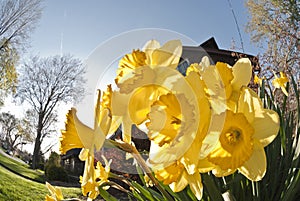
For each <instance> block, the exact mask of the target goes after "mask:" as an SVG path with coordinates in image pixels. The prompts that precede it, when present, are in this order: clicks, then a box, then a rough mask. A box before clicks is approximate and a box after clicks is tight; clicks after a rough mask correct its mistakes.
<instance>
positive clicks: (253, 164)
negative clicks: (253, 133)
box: [239, 141, 267, 181]
mask: <svg viewBox="0 0 300 201" xmlns="http://www.w3.org/2000/svg"><path fill="white" fill-rule="evenodd" d="M266 168H267V159H266V154H265V151H264V147H263V146H262V145H261V144H260V143H259V142H258V141H255V143H254V149H253V153H252V156H251V157H250V158H249V160H248V161H246V162H245V163H244V164H243V166H242V167H240V168H239V171H240V172H241V173H242V174H243V175H245V176H246V177H247V178H248V179H250V180H252V181H259V180H261V179H262V178H263V177H264V175H265V173H266Z"/></svg>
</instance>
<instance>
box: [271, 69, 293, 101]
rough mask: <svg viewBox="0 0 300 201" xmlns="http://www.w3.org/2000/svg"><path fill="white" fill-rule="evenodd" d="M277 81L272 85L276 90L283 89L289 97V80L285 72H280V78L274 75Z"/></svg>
mask: <svg viewBox="0 0 300 201" xmlns="http://www.w3.org/2000/svg"><path fill="white" fill-rule="evenodd" d="M274 76H275V79H274V80H273V81H272V84H273V86H274V87H275V88H278V89H281V90H282V92H283V93H284V94H285V95H286V96H288V95H289V93H288V92H287V90H286V83H288V82H289V78H288V77H287V76H286V74H285V73H284V72H280V77H278V76H277V75H276V73H274Z"/></svg>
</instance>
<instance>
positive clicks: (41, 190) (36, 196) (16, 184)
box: [0, 166, 81, 201]
mask: <svg viewBox="0 0 300 201" xmlns="http://www.w3.org/2000/svg"><path fill="white" fill-rule="evenodd" d="M61 189H62V192H63V195H64V197H65V198H72V197H79V196H80V195H81V190H80V189H79V188H65V187H62V188H61ZM46 194H49V192H48V190H47V188H46V186H45V185H44V184H41V183H38V182H34V181H30V180H28V179H24V178H23V177H21V176H18V175H16V174H14V173H12V172H10V171H9V170H7V169H5V168H3V167H2V166H0V200H6V201H9V200H11V201H15V200H22V201H23V200H24V201H30V200H32V201H39V200H45V195H46Z"/></svg>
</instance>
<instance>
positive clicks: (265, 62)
mask: <svg viewBox="0 0 300 201" xmlns="http://www.w3.org/2000/svg"><path fill="white" fill-rule="evenodd" d="M246 5H247V7H248V11H249V13H250V21H249V23H248V25H247V31H248V32H250V33H251V37H252V41H253V42H255V43H257V44H259V45H261V46H262V47H263V48H264V52H263V53H262V55H260V64H261V65H262V68H263V72H264V74H265V75H267V76H269V77H271V76H273V74H272V73H270V72H272V71H271V70H275V71H284V72H286V73H288V74H293V75H295V76H296V80H298V79H299V75H300V72H299V68H300V2H299V0H248V1H247V4H246ZM266 72H268V73H269V74H268V73H266Z"/></svg>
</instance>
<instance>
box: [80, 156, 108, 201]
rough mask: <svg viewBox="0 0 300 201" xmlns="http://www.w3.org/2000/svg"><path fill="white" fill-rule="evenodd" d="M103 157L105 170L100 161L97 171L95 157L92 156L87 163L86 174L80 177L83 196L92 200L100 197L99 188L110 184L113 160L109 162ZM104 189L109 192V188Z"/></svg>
mask: <svg viewBox="0 0 300 201" xmlns="http://www.w3.org/2000/svg"><path fill="white" fill-rule="evenodd" d="M102 157H103V159H104V162H105V168H104V167H103V166H102V165H101V163H100V162H99V161H98V162H97V166H96V169H95V166H94V157H93V156H91V155H90V156H89V157H88V158H87V159H86V162H85V166H84V174H83V176H82V177H80V183H81V189H82V194H83V195H84V196H88V197H89V199H92V200H93V199H96V197H97V196H98V195H99V189H98V188H99V186H100V185H102V184H103V183H105V182H108V176H109V172H110V164H111V160H110V161H109V162H108V161H107V160H106V158H105V157H104V156H102ZM104 189H105V190H107V189H108V188H107V187H105V188H104Z"/></svg>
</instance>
